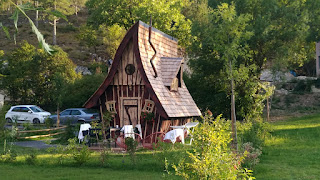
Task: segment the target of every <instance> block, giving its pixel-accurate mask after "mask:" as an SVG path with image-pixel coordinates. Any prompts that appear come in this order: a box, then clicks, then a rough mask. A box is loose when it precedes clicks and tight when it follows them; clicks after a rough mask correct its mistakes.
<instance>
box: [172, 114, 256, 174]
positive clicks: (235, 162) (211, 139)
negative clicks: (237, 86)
mask: <svg viewBox="0 0 320 180" xmlns="http://www.w3.org/2000/svg"><path fill="white" fill-rule="evenodd" d="M230 135H231V133H230V122H229V121H226V120H224V119H221V116H218V117H217V118H216V119H213V118H212V116H209V115H207V116H205V117H204V118H203V123H200V124H199V125H198V126H196V127H195V129H194V133H193V138H194V141H193V148H192V151H191V152H187V154H188V156H187V157H186V158H185V159H182V160H181V162H180V163H179V164H178V165H174V166H173V167H174V168H175V171H176V175H179V176H182V177H183V178H184V179H237V178H249V177H250V172H248V171H247V170H245V169H242V168H241V161H242V159H243V157H242V156H239V155H238V154H236V153H234V152H233V151H232V149H231V148H230V142H231V136H230Z"/></svg>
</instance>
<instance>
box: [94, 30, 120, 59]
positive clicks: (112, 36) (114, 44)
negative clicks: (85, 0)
mask: <svg viewBox="0 0 320 180" xmlns="http://www.w3.org/2000/svg"><path fill="white" fill-rule="evenodd" d="M99 31H100V32H101V33H100V34H101V35H102V37H103V44H104V45H105V48H106V53H107V54H108V55H109V56H110V58H113V57H114V55H115V54H116V51H117V49H118V46H119V45H120V43H121V41H122V39H123V37H124V35H125V34H126V30H125V29H124V28H123V27H121V26H119V25H118V24H113V25H112V26H108V27H106V26H105V25H101V26H100V27H99Z"/></svg>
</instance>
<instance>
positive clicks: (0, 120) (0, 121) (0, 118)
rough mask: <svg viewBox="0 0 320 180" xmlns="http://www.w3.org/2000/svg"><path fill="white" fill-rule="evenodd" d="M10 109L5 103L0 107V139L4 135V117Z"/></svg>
mask: <svg viewBox="0 0 320 180" xmlns="http://www.w3.org/2000/svg"><path fill="white" fill-rule="evenodd" d="M9 109H10V106H9V105H7V104H4V105H3V106H2V108H1V109H0V140H1V139H2V138H4V137H5V131H6V128H5V125H6V119H5V114H6V113H7V111H8V110H9Z"/></svg>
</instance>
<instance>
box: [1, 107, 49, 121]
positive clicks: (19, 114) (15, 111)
mask: <svg viewBox="0 0 320 180" xmlns="http://www.w3.org/2000/svg"><path fill="white" fill-rule="evenodd" d="M50 115H51V114H50V113H49V112H47V111H44V110H43V109H41V108H40V107H38V106H35V105H18V106H12V107H11V108H10V110H9V111H8V112H7V114H6V116H5V118H6V120H7V122H9V123H11V122H13V121H16V122H18V123H26V122H29V123H33V124H39V123H44V121H45V119H46V118H47V117H49V116H50Z"/></svg>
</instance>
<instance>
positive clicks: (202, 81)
mask: <svg viewBox="0 0 320 180" xmlns="http://www.w3.org/2000/svg"><path fill="white" fill-rule="evenodd" d="M200 10H201V11H200ZM194 12H195V13H194V15H193V16H194V19H195V21H194V22H193V32H194V36H195V39H196V40H195V41H194V42H193V44H192V46H191V48H190V49H189V50H188V51H189V55H190V57H191V59H190V62H189V64H190V67H191V70H192V74H191V76H190V78H188V77H187V79H186V83H187V85H188V87H189V89H190V92H191V93H192V95H193V97H194V98H195V100H196V102H198V103H199V105H200V107H202V109H205V108H209V109H212V110H213V112H214V113H215V115H218V114H219V113H223V114H224V116H226V117H230V116H229V115H230V95H231V87H230V80H231V79H234V81H235V90H236V92H235V93H236V94H235V96H236V107H237V108H236V109H237V111H239V112H237V116H238V117H239V118H240V119H243V118H245V116H246V115H247V114H248V113H249V112H248V111H250V110H251V109H252V106H253V104H254V103H253V100H254V99H251V98H250V97H251V96H252V95H253V94H255V93H256V92H252V91H255V90H256V89H257V87H258V82H257V77H256V73H255V71H256V66H255V64H254V63H252V61H251V59H250V57H251V54H250V49H249V48H248V46H247V45H246V41H248V39H249V38H250V37H251V35H252V32H250V31H247V30H246V27H247V23H248V21H249V19H250V16H248V15H237V12H236V11H235V6H234V5H228V4H221V5H220V6H218V8H217V9H212V8H210V7H208V6H207V5H206V4H199V6H198V8H197V9H195V10H194ZM230 63H231V69H232V73H231V71H230ZM197 89H199V90H197ZM251 89H252V90H251ZM249 90H250V91H249ZM249 92H250V93H253V94H247V93H249ZM238 97H241V98H242V99H241V101H240V98H238Z"/></svg>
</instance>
